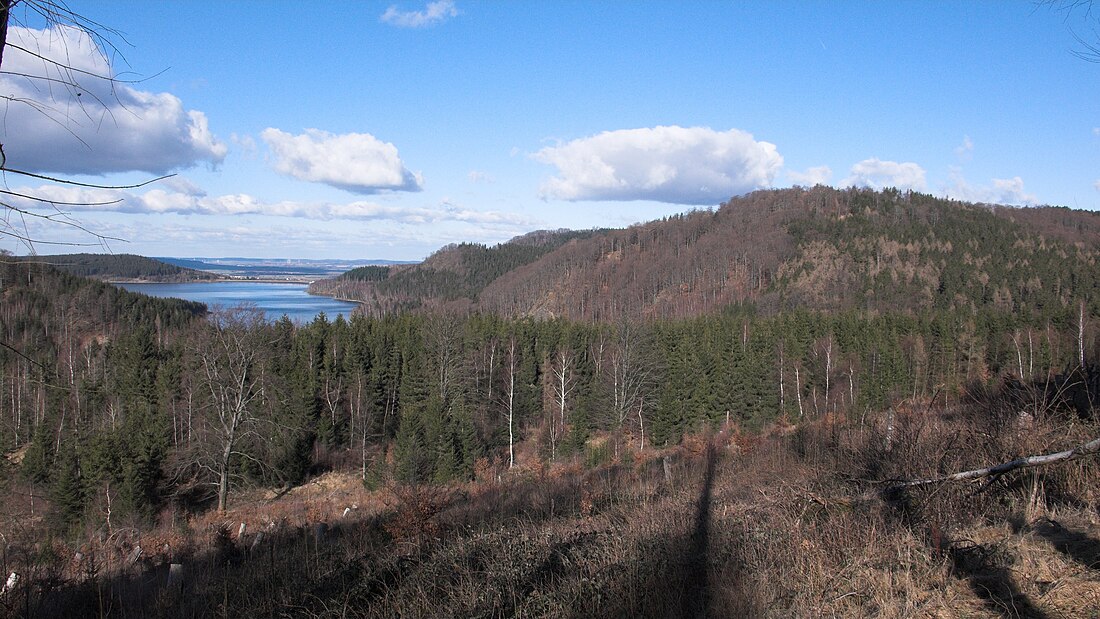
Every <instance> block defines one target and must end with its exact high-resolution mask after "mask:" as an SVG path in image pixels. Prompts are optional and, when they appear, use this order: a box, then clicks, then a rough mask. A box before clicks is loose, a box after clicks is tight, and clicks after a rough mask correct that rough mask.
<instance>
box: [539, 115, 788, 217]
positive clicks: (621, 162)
mask: <svg viewBox="0 0 1100 619" xmlns="http://www.w3.org/2000/svg"><path fill="white" fill-rule="evenodd" d="M532 157H533V158H534V159H535V160H536V161H538V162H540V163H545V164H549V165H553V166H555V167H556V168H557V169H558V175H557V176H555V177H552V178H550V179H549V180H547V181H546V182H545V183H544V184H543V185H542V187H541V190H540V194H541V195H542V197H544V198H559V199H563V200H574V201H575V200H622V201H626V200H655V201H658V202H668V203H672V204H715V203H718V202H721V201H723V200H727V199H729V198H730V196H735V195H740V194H743V193H747V192H749V191H753V190H755V189H761V188H764V187H770V186H771V184H772V181H773V180H774V179H775V176H776V174H777V173H778V172H779V169H780V168H781V167H782V166H783V157H782V156H780V155H779V153H778V152H777V151H776V149H775V145H774V144H771V143H768V142H758V141H756V140H755V139H753V136H752V135H751V134H749V133H746V132H744V131H741V130H739V129H730V130H729V131H714V130H713V129H709V128H707V127H677V126H669V127H652V128H642V129H623V130H619V131H605V132H603V133H600V134H598V135H594V136H590V137H586V138H580V139H577V140H573V141H571V142H567V143H565V144H561V145H558V146H552V147H547V148H543V149H542V150H540V151H538V152H537V153H534V154H533V155H532Z"/></svg>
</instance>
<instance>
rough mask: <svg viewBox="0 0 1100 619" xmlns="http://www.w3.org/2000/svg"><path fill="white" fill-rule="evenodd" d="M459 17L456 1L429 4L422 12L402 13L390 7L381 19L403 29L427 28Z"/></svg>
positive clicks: (439, 0)
mask: <svg viewBox="0 0 1100 619" xmlns="http://www.w3.org/2000/svg"><path fill="white" fill-rule="evenodd" d="M457 16H458V9H457V8H456V7H455V3H454V0H437V1H436V2H429V3H428V5H427V6H425V7H424V10H422V11H402V10H400V9H398V8H397V5H396V4H394V5H390V8H388V9H386V12H385V13H382V17H381V18H380V19H381V20H382V21H383V22H384V23H387V24H391V25H393V26H400V27H401V28H426V27H428V26H434V25H435V24H439V23H442V22H444V21H447V20H448V19H450V18H452V17H457Z"/></svg>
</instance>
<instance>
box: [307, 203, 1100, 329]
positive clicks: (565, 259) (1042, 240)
mask: <svg viewBox="0 0 1100 619" xmlns="http://www.w3.org/2000/svg"><path fill="white" fill-rule="evenodd" d="M1098 264H1100V214H1098V213H1095V212H1091V211H1080V210H1071V209H1068V208H1065V207H1034V208H1031V207H1029V208H1016V207H1007V206H999V205H989V204H972V203H967V202H958V201H954V200H948V199H943V198H937V197H934V196H930V195H926V194H921V193H915V192H908V191H898V190H893V189H887V190H884V191H874V190H870V189H856V188H850V189H833V188H829V187H823V186H818V187H814V188H812V189H805V188H800V187H795V188H790V189H778V190H765V191H757V192H754V193H751V194H748V195H746V196H743V197H739V198H734V199H731V200H730V201H729V202H727V203H725V204H723V205H721V206H720V207H719V208H718V209H716V210H698V211H692V212H689V213H685V214H682V215H675V216H672V217H667V218H664V219H661V220H657V221H651V222H648V223H644V224H638V225H634V226H631V227H629V228H626V229H618V230H594V231H588V232H562V231H554V232H537V233H532V234H529V235H524V236H522V237H517V238H516V239H513V240H512V241H509V242H508V243H502V244H501V245H498V246H495V247H492V248H489V247H485V246H482V245H472V244H461V245H451V246H447V247H444V248H442V249H440V250H439V251H437V252H436V253H434V254H433V255H432V256H431V257H429V258H428V259H427V260H425V261H424V262H423V263H421V264H418V265H412V266H404V267H393V268H392V269H391V270H390V272H389V273H388V277H385V278H376V281H357V282H355V283H354V285H352V283H351V282H347V281H341V280H328V281H326V282H321V283H320V284H315V286H317V287H318V288H324V287H325V286H333V287H341V296H344V297H345V298H353V299H356V300H360V301H363V302H364V303H365V305H366V308H367V310H368V311H370V312H372V313H375V314H380V313H386V312H392V311H397V310H401V309H415V308H452V309H458V310H463V311H466V310H474V311H488V312H496V313H501V314H504V315H510V316H545V317H552V316H560V317H566V318H571V319H580V320H599V321H604V320H617V319H620V318H623V317H647V318H681V317H690V316H699V315H704V314H708V313H715V312H721V311H724V310H726V309H728V308H731V307H746V306H751V307H752V309H753V311H755V312H760V313H764V314H774V313H777V312H780V311H784V310H790V309H799V308H801V309H808V310H819V311H842V310H847V309H862V310H866V311H871V312H903V313H910V314H914V313H920V312H923V311H930V310H967V311H972V310H977V309H979V308H996V309H1002V310H1008V311H1012V312H1042V311H1047V310H1049V309H1051V308H1055V307H1066V306H1068V305H1070V304H1072V303H1075V302H1077V301H1078V300H1080V299H1081V298H1089V299H1093V298H1098V297H1100V267H1098V266H1097V265H1098ZM335 282H339V283H335Z"/></svg>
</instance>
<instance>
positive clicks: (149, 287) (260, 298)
mask: <svg viewBox="0 0 1100 619" xmlns="http://www.w3.org/2000/svg"><path fill="white" fill-rule="evenodd" d="M119 286H120V287H122V288H125V289H126V290H130V291H133V292H140V293H142V294H147V295H149V296H151V297H175V298H177V299H186V300H188V301H199V302H202V303H205V304H206V305H207V307H210V308H211V309H213V308H214V306H216V305H220V306H223V307H233V306H235V305H240V304H241V303H254V304H255V305H256V307H258V308H260V309H262V310H263V311H264V313H265V314H266V315H267V319H268V320H278V319H279V318H282V316H283V314H286V315H287V316H289V317H290V319H291V320H293V321H295V322H312V321H313V319H314V318H316V316H317V314H318V313H320V312H324V313H325V316H327V317H328V319H329V320H335V319H336V316H337V314H343V316H344V318H345V319H347V318H350V317H351V311H352V310H353V309H355V306H356V304H355V303H349V302H347V301H338V300H336V299H332V298H329V297H318V296H315V295H311V294H309V293H308V292H306V285H305V284H278V283H269V282H195V283H188V284H119Z"/></svg>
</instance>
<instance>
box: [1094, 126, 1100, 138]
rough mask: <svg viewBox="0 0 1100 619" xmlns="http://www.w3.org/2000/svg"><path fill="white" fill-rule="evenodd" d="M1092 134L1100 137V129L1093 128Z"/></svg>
mask: <svg viewBox="0 0 1100 619" xmlns="http://www.w3.org/2000/svg"><path fill="white" fill-rule="evenodd" d="M1092 134H1093V135H1095V136H1098V137H1100V127H1093V128H1092Z"/></svg>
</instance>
